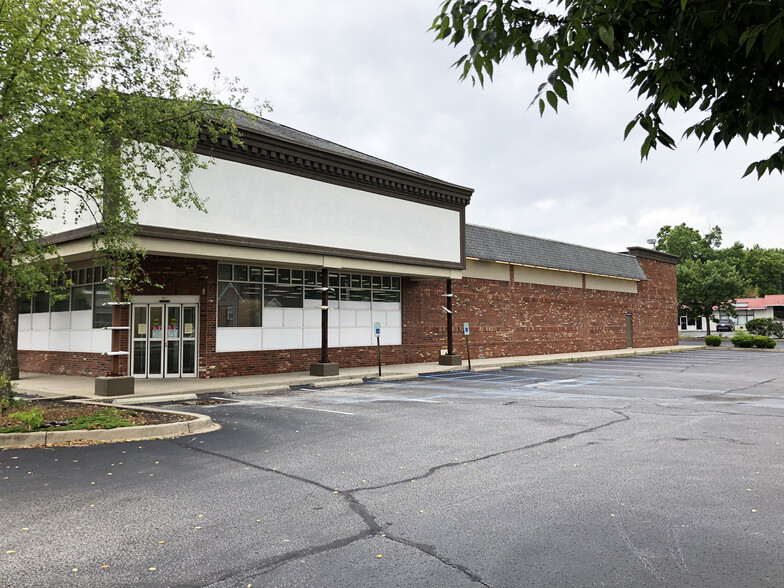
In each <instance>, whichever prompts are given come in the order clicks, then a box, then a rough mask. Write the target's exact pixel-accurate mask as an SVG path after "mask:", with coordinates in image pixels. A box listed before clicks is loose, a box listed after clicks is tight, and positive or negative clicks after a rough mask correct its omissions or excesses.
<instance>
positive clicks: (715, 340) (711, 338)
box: [705, 335, 722, 347]
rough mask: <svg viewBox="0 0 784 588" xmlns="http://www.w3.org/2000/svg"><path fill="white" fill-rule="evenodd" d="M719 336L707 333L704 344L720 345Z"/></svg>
mask: <svg viewBox="0 0 784 588" xmlns="http://www.w3.org/2000/svg"><path fill="white" fill-rule="evenodd" d="M721 341H722V339H721V336H719V335H708V336H707V337H705V345H710V346H711V347H718V346H719V345H721Z"/></svg>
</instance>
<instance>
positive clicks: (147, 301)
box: [128, 296, 200, 379]
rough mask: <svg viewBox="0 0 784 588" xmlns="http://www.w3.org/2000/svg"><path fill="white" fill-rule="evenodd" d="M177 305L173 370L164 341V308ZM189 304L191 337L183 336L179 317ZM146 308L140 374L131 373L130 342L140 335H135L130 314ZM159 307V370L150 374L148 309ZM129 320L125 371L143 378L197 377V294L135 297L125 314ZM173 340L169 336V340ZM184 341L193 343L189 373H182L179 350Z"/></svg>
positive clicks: (165, 324) (167, 324)
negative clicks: (158, 372)
mask: <svg viewBox="0 0 784 588" xmlns="http://www.w3.org/2000/svg"><path fill="white" fill-rule="evenodd" d="M175 306H176V307H179V318H178V319H177V341H178V346H179V349H178V352H177V356H178V364H177V370H178V371H177V372H176V373H174V372H171V371H170V369H169V366H168V343H169V341H170V339H169V336H168V334H169V329H168V326H169V316H168V315H169V313H168V310H169V308H170V307H175ZM188 306H191V307H193V309H194V311H193V312H194V322H193V333H192V335H193V336H192V337H188V338H187V339H186V338H185V333H184V326H185V325H184V324H183V317H184V314H185V308H186V307H188ZM141 307H146V308H147V311H146V327H145V334H146V337H145V338H144V339H143V340H144V341H146V345H145V347H144V353H145V358H144V374H134V373H133V360H134V342H135V341H141V340H142V338H141V337H136V329H135V326H136V325H135V323H134V313H135V312H136V309H138V308H141ZM155 307H158V308H161V317H162V321H161V322H162V324H161V331H162V333H161V338H160V339H157V338H156V339H155V340H160V342H161V373H160V374H152V375H151V374H150V361H149V358H150V341H151V340H152V337H151V325H150V320H151V318H150V315H151V312H150V311H151V309H152V308H155ZM129 322H130V330H129V337H128V346H129V350H128V373H129V374H130V375H132V376H133V377H135V378H144V379H165V378H198V377H199V329H200V327H199V297H198V296H168V297H158V296H135V297H134V298H133V300H132V302H131V307H130V313H129ZM172 340H173V339H172ZM184 341H193V342H194V366H193V367H194V372H193V373H192V374H184V373H183V372H182V366H183V355H184V354H183V349H184V348H185V345H184Z"/></svg>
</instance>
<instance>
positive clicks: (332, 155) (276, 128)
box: [196, 114, 473, 208]
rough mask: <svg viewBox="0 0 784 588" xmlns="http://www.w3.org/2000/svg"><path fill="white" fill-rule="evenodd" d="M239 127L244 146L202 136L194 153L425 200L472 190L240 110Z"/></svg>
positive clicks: (442, 200) (464, 201) (453, 200)
mask: <svg viewBox="0 0 784 588" xmlns="http://www.w3.org/2000/svg"><path fill="white" fill-rule="evenodd" d="M237 127H238V128H239V130H240V132H241V133H242V135H243V139H242V140H243V144H242V145H236V144H234V143H232V142H231V141H229V140H228V138H225V137H222V138H221V139H219V140H218V142H217V143H212V142H210V140H209V138H208V137H207V135H206V134H202V135H201V138H200V142H199V146H198V147H197V149H196V151H197V152H198V153H201V154H203V155H210V156H214V157H218V158H222V159H228V160H233V161H239V162H241V163H247V164H251V165H257V166H260V167H265V168H269V169H274V170H277V171H283V172H287V173H292V174H295V175H300V176H305V177H309V178H312V179H316V180H320V181H326V182H330V183H337V184H341V185H348V186H349V187H354V188H357V189H360V190H368V191H371V192H376V193H382V194H384V195H389V196H394V197H399V198H404V199H407V200H415V201H419V202H423V203H426V204H434V205H441V206H448V207H450V208H460V207H465V206H467V205H468V204H469V203H470V201H471V195H472V194H473V189H471V188H466V187H463V186H458V185H456V184H450V183H448V182H444V181H442V180H439V179H437V178H433V177H430V176H426V175H424V174H420V173H418V172H415V171H412V170H409V169H407V168H404V167H401V166H397V165H395V164H392V163H389V162H387V161H384V160H382V159H378V158H375V157H372V156H369V155H366V154H364V153H361V152H359V151H354V150H353V149H349V148H347V147H343V146H342V145H338V144H337V143H332V142H330V141H326V140H324V139H320V138H318V137H315V136H313V135H308V134H307V133H303V132H301V131H297V130H295V129H292V128H290V127H286V126H284V125H279V124H277V123H273V122H272V121H269V120H267V119H262V118H259V119H255V120H250V119H248V118H247V117H245V116H244V115H241V114H238V115H237Z"/></svg>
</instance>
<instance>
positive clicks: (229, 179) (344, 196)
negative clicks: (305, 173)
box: [139, 159, 460, 263]
mask: <svg viewBox="0 0 784 588" xmlns="http://www.w3.org/2000/svg"><path fill="white" fill-rule="evenodd" d="M212 161H213V162H214V164H213V165H209V166H208V167H207V169H205V170H201V169H197V170H195V171H194V173H193V175H192V184H193V186H194V188H195V189H196V191H197V193H198V194H199V195H200V196H201V197H202V198H204V199H205V201H206V202H205V206H206V209H207V211H208V213H207V214H205V213H202V212H199V211H197V210H194V209H185V208H177V207H176V206H175V205H173V204H172V203H170V202H156V203H155V206H145V207H143V208H142V209H141V210H140V212H139V223H140V224H143V225H151V226H158V227H169V228H176V229H183V230H189V231H201V232H207V233H216V232H220V229H219V227H231V235H233V236H240V237H249V238H257V239H268V240H273V241H282V242H286V243H299V244H304V245H315V246H323V247H332V248H338V249H345V250H349V251H362V252H370V253H377V254H384V255H395V256H403V257H414V258H422V257H425V256H426V258H427V259H432V260H436V261H442V262H452V263H459V262H460V213H459V212H458V211H455V210H448V209H445V208H440V207H438V206H430V205H427V204H421V203H417V202H411V201H408V200H401V199H399V198H392V197H389V196H382V195H380V194H374V193H371V192H364V191H362V190H357V189H354V188H347V187H344V186H337V185H334V184H328V183H325V182H320V181H317V180H312V179H309V178H303V177H300V176H295V175H291V174H287V173H283V172H278V171H274V170H268V169H264V168H260V167H254V166H250V165H244V164H241V163H236V162H231V161H225V160H220V159H214V160H212ZM241 211H245V213H244V214H243V213H242V212H241ZM423 252H426V254H425V255H423Z"/></svg>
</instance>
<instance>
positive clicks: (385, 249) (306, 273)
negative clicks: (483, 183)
mask: <svg viewBox="0 0 784 588" xmlns="http://www.w3.org/2000/svg"><path fill="white" fill-rule="evenodd" d="M240 126H241V130H242V132H243V135H244V143H243V145H242V146H236V145H232V144H230V143H228V142H223V143H221V144H219V145H209V146H208V144H207V142H206V138H205V143H204V145H203V146H202V147H201V148H200V151H199V152H200V156H201V157H204V158H205V159H209V160H210V161H211V162H212V163H213V164H212V165H211V166H209V167H208V169H205V170H197V171H196V172H195V173H194V176H193V178H192V183H193V185H194V187H195V188H196V190H197V192H198V193H199V194H200V196H202V197H203V198H205V200H206V208H207V210H208V214H205V213H203V212H200V211H197V210H192V209H179V208H177V207H175V206H173V205H169V204H168V203H155V204H154V205H148V206H143V207H141V209H140V214H139V227H138V231H137V235H136V239H137V240H138V241H139V243H140V244H141V245H142V246H143V247H144V248H145V249H146V251H147V253H148V257H147V259H146V261H145V265H146V269H147V271H148V272H149V274H150V277H151V278H152V282H153V283H157V284H160V285H162V286H163V287H162V288H155V287H148V288H147V289H145V290H142V291H139V292H137V293H136V295H135V296H134V298H133V300H132V303H131V304H130V305H129V306H125V307H123V312H122V313H121V316H120V320H119V323H117V324H112V316H111V312H110V308H111V307H110V306H108V304H107V303H109V301H110V299H109V294H108V286H107V278H110V276H108V275H107V274H108V272H106V271H105V270H104V268H101V267H96V265H95V263H94V262H93V261H92V253H91V240H90V235H91V232H92V230H93V227H92V226H91V225H90V224H89V223H83V224H78V223H77V224H74V225H69V226H65V225H59V224H58V225H55V224H52V225H50V226H47V227H46V229H47V231H49V232H50V233H51V235H52V236H51V239H52V241H53V242H55V243H57V244H58V245H59V246H60V250H61V255H62V256H63V259H64V260H65V261H66V262H67V263H68V264H69V267H70V268H71V269H72V272H71V282H72V285H71V286H70V287H69V288H68V291H67V294H68V295H67V296H66V297H65V299H63V300H58V301H56V302H54V303H52V302H51V301H50V300H49V298H48V296H46V295H45V294H39V295H37V296H35V297H34V298H33V299H31V300H23V301H20V315H19V363H20V368H21V369H22V370H23V371H30V372H46V373H62V374H75V375H93V376H95V375H105V374H106V373H107V372H108V371H109V364H110V357H111V355H110V354H112V353H115V354H116V353H120V354H122V356H123V362H122V363H123V364H124V369H125V370H126V371H127V373H128V374H131V375H134V376H135V377H141V378H157V377H167V378H168V377H203V378H211V377H222V376H233V375H249V374H260V373H271V372H287V371H301V370H306V369H308V366H309V365H310V364H311V363H313V362H318V361H319V359H320V354H321V349H320V347H321V341H322V328H321V326H322V322H321V321H322V315H323V313H325V312H326V313H327V315H328V324H329V326H328V330H327V337H328V342H329V359H330V360H331V361H333V362H337V363H339V364H340V365H341V366H343V367H352V366H359V365H372V364H374V363H375V361H376V350H375V341H376V340H375V336H374V330H373V327H374V325H375V324H376V323H378V324H379V325H380V327H381V343H382V345H383V357H384V362H385V363H387V364H392V363H402V362H412V361H436V360H437V359H438V358H439V355H440V354H441V353H442V351H443V350H444V349H445V348H446V319H445V316H446V315H445V313H444V311H443V309H442V307H443V305H444V304H445V300H446V298H444V296H443V295H444V294H445V292H446V286H447V283H450V285H451V287H452V288H453V294H454V296H453V298H452V304H453V311H454V314H453V318H454V324H455V327H454V331H455V333H457V332H458V331H460V332H462V331H461V329H460V328H459V326H461V325H462V323H463V322H469V323H470V324H471V334H472V344H473V345H474V346H475V348H476V352H477V354H479V355H482V356H485V357H500V356H509V355H521V354H532V353H555V352H563V351H586V350H595V349H615V348H623V347H627V346H635V347H642V346H653V345H671V344H675V343H677V328H676V316H677V313H676V298H675V265H674V262H675V260H676V259H675V258H674V257H672V256H669V255H666V254H662V253H658V252H654V251H650V250H647V249H643V248H638V247H632V248H629V250H628V252H627V253H621V254H618V253H610V252H604V251H598V250H595V249H590V248H586V247H580V246H576V245H569V244H565V243H558V242H554V241H548V240H545V239H538V238H534V237H529V236H526V235H519V234H515V233H509V232H505V231H498V230H494V229H488V228H485V227H477V226H471V225H468V226H467V225H466V224H465V207H466V206H467V205H468V204H469V202H470V198H471V194H472V190H471V189H468V188H464V187H461V186H457V185H454V184H450V183H448V182H444V181H442V180H438V179H436V178H432V177H429V176H426V175H423V174H419V173H417V172H414V171H411V170H409V169H406V168H403V167H400V166H397V165H394V164H391V163H389V162H386V161H383V160H380V159H377V158H374V157H371V156H368V155H366V154H363V153H360V152H357V151H354V150H351V149H348V148H345V147H343V146H340V145H337V144H334V143H330V142H328V141H325V140H323V139H320V138H318V137H314V136H312V135H308V134H306V133H302V132H299V131H296V130H294V129H290V128H288V127H285V126H282V125H277V124H275V123H272V122H270V121H268V120H256V121H247V120H242V121H241V125H240ZM325 270H326V272H327V280H328V284H326V285H324V284H323V283H322V274H323V272H324V271H325ZM323 287H329V288H330V290H329V292H328V297H329V299H330V300H329V304H328V306H329V309H328V310H326V309H322V308H321V307H322V301H321V297H322V288H323ZM113 331H114V332H117V331H119V333H120V336H119V347H120V349H119V351H117V350H115V351H112V347H111V339H112V332H113ZM458 353H459V351H458Z"/></svg>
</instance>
